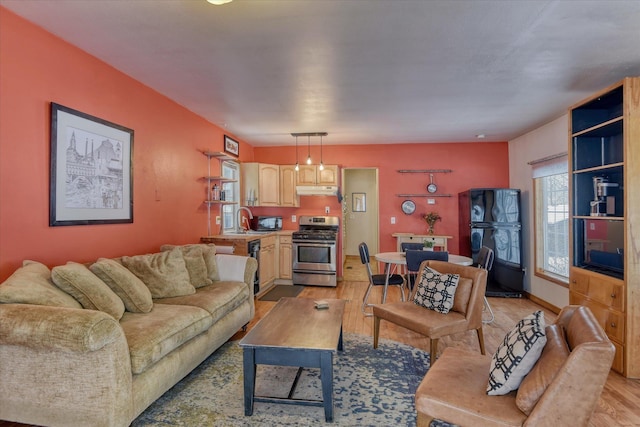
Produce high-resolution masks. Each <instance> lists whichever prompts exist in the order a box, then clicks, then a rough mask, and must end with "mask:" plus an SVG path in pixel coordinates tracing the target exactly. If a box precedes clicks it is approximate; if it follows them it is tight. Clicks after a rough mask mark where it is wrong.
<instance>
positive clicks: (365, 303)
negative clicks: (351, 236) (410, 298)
mask: <svg viewBox="0 0 640 427" xmlns="http://www.w3.org/2000/svg"><path fill="white" fill-rule="evenodd" d="M358 250H359V251H360V261H361V262H362V263H363V264H364V265H365V268H366V269H367V275H368V276H369V286H368V287H367V292H366V293H365V294H364V298H363V299H362V313H363V314H364V315H365V316H367V317H371V316H373V313H371V312H368V311H367V307H371V306H372V305H373V304H369V295H370V294H371V289H373V287H374V286H384V287H385V289H384V291H383V299H382V303H383V304H384V303H385V302H386V301H384V296H385V295H387V284H388V285H393V286H399V287H400V292H401V296H402V301H404V278H403V277H402V276H401V275H400V274H390V275H389V281H388V282H387V280H386V279H387V275H386V274H373V273H372V272H371V257H370V256H369V247H368V246H367V244H366V243H364V242H362V243H360V245H358Z"/></svg>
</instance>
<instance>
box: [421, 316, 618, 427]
mask: <svg viewBox="0 0 640 427" xmlns="http://www.w3.org/2000/svg"><path fill="white" fill-rule="evenodd" d="M555 325H558V326H560V327H559V328H557V327H556V330H558V331H560V330H561V331H562V332H559V333H557V334H555V335H554V334H551V332H552V329H553V327H555ZM555 325H550V326H547V342H546V344H545V347H544V350H543V352H542V355H541V356H540V358H539V359H538V361H537V363H536V365H535V366H534V367H533V369H532V370H531V372H529V374H528V375H527V376H526V377H525V378H524V380H523V382H522V383H521V384H520V388H519V389H518V390H514V391H511V392H509V393H508V394H506V395H502V396H488V395H487V393H486V388H487V383H488V381H489V371H490V366H491V356H480V355H479V354H476V353H473V352H469V351H466V350H464V349H460V348H447V349H446V350H445V351H444V353H443V354H442V355H441V356H440V359H439V360H438V363H437V364H435V365H434V366H432V367H431V368H430V369H429V371H428V372H427V375H426V376H425V377H424V379H423V380H422V382H421V383H420V386H419V387H418V390H417V391H416V410H417V411H418V426H419V427H427V426H429V425H430V423H431V420H432V419H440V420H443V421H446V422H449V423H452V424H457V425H460V426H463V427H464V426H474V427H482V426H541V427H542V426H572V427H573V426H576V427H577V426H587V425H588V424H589V419H590V418H591V415H592V413H593V411H594V409H595V407H596V405H597V403H598V399H599V398H600V394H601V393H602V389H603V387H604V384H605V382H606V381H607V376H608V375H609V369H610V368H611V363H612V362H613V357H614V354H615V348H614V346H613V344H612V343H611V341H610V340H609V338H608V337H607V335H606V333H605V332H604V330H603V329H602V327H601V326H600V325H599V324H598V321H597V320H596V318H595V317H594V316H593V314H592V313H591V311H590V310H589V309H588V308H587V307H582V306H575V305H574V306H567V307H565V308H563V309H562V311H561V312H560V314H559V316H558V318H557V319H556V322H555ZM550 328H551V329H550ZM560 348H565V349H567V350H564V352H562V351H559V350H558V349H560ZM530 377H531V378H530ZM525 381H527V382H528V383H527V384H526V385H525Z"/></svg>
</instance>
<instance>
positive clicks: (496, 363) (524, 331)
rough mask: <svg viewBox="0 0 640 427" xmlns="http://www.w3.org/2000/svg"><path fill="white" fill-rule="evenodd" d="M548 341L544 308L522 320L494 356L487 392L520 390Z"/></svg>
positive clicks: (498, 392)
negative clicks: (523, 380)
mask: <svg viewBox="0 0 640 427" xmlns="http://www.w3.org/2000/svg"><path fill="white" fill-rule="evenodd" d="M546 343H547V338H546V335H545V323H544V313H543V312H542V310H538V311H536V312H535V313H533V314H530V315H529V316H527V317H525V318H524V319H522V320H520V321H519V322H518V323H517V324H516V326H514V328H513V329H512V330H511V331H509V333H507V335H506V336H505V338H504V341H503V342H502V344H500V345H499V346H498V349H497V350H496V352H495V354H494V355H493V357H492V358H491V370H490V373H489V383H488V384H487V394H488V395H491V396H496V395H502V394H506V393H509V392H510V391H512V390H516V389H517V388H518V387H519V386H520V383H521V382H522V379H523V378H524V377H525V376H526V375H527V374H528V373H529V371H531V369H532V368H533V366H534V365H535V364H536V362H537V361H538V358H539V357H540V353H542V349H543V348H544V346H545V344H546Z"/></svg>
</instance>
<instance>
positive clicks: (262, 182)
mask: <svg viewBox="0 0 640 427" xmlns="http://www.w3.org/2000/svg"><path fill="white" fill-rule="evenodd" d="M241 170H242V182H241V184H242V190H241V192H242V197H243V198H244V206H279V205H280V166H278V165H270V164H266V163H243V164H242V166H241Z"/></svg>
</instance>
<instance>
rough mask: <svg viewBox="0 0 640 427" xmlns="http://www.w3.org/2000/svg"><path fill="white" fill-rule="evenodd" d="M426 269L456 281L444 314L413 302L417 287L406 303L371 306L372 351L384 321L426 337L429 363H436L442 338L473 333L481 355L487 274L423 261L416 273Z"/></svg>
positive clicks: (456, 266)
mask: <svg viewBox="0 0 640 427" xmlns="http://www.w3.org/2000/svg"><path fill="white" fill-rule="evenodd" d="M426 267H430V268H431V269H433V270H436V271H437V272H438V273H440V274H458V275H459V276H460V279H459V281H458V286H457V287H456V291H455V294H454V299H453V306H452V308H451V310H450V311H449V312H448V313H447V314H443V313H440V312H438V311H435V310H431V309H428V308H425V307H423V306H421V305H418V304H416V303H415V302H414V296H415V294H416V290H417V289H418V287H419V285H418V286H414V289H413V291H412V292H411V296H410V297H409V298H408V301H401V302H391V303H386V304H374V305H373V317H374V319H373V348H378V337H379V335H380V321H381V320H386V321H388V322H391V323H395V324H396V325H398V326H401V327H403V328H406V329H409V330H411V331H414V332H417V333H419V334H421V335H424V336H426V337H428V338H429V340H430V341H431V342H430V355H431V356H430V357H431V364H432V365H433V363H434V362H435V360H436V354H437V350H438V340H439V339H440V338H442V337H444V336H448V335H453V334H457V333H460V332H465V331H471V330H475V331H476V334H477V336H478V343H479V344H480V352H481V353H482V354H485V348H484V335H483V333H482V298H483V297H484V293H485V290H486V287H487V271H486V270H484V269H481V268H477V267H473V266H463V265H459V264H453V263H450V262H444V261H424V262H423V263H422V265H421V266H420V270H419V271H418V277H422V275H423V272H424V269H425V268H426Z"/></svg>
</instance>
